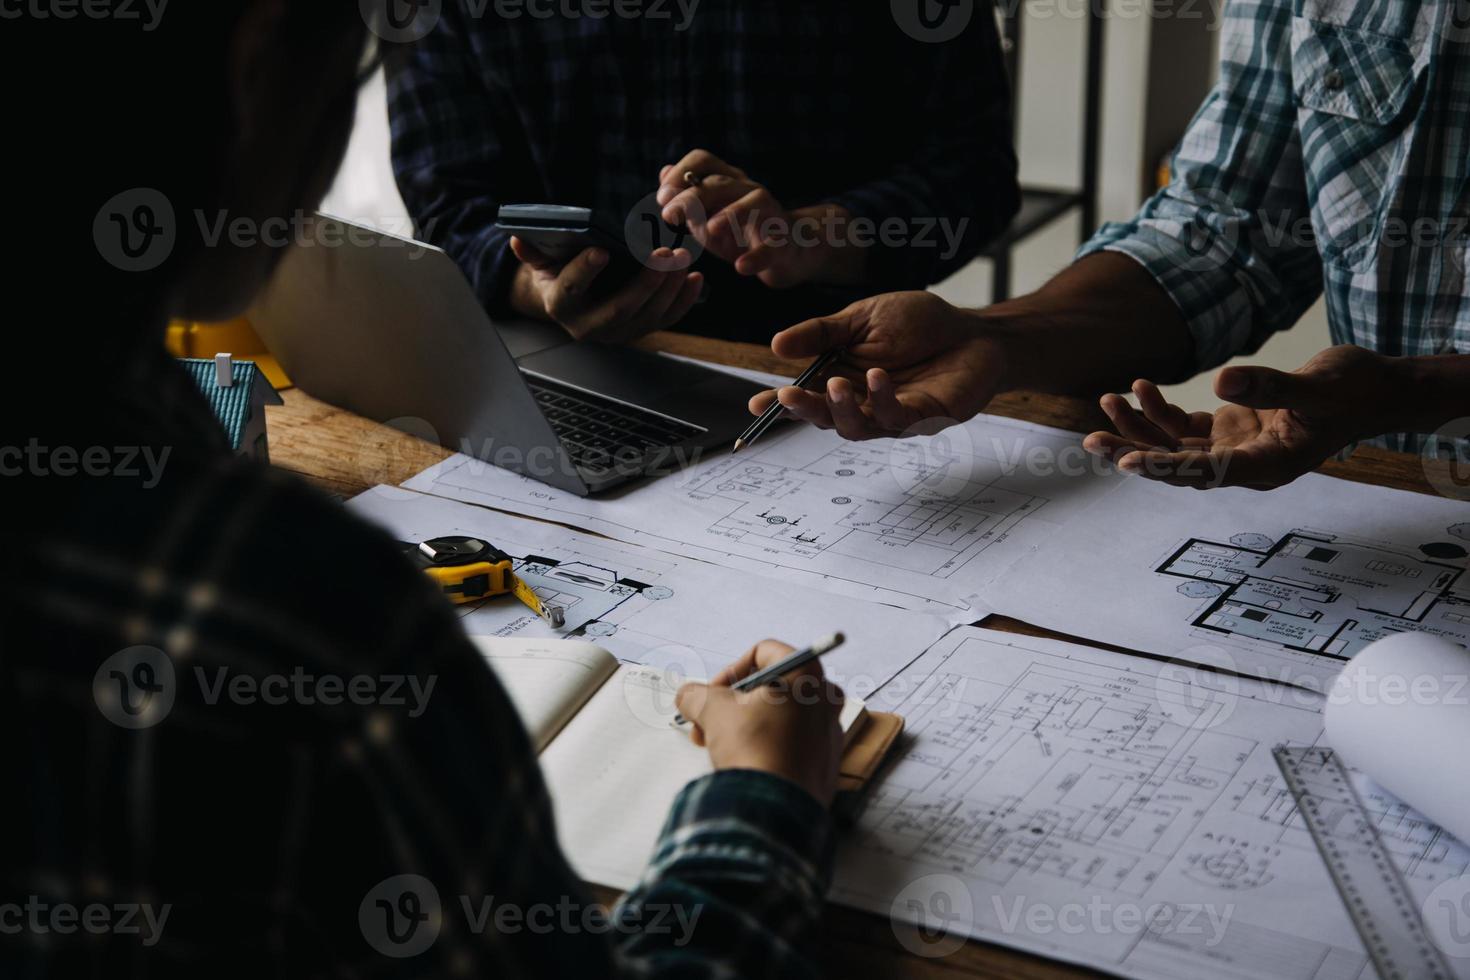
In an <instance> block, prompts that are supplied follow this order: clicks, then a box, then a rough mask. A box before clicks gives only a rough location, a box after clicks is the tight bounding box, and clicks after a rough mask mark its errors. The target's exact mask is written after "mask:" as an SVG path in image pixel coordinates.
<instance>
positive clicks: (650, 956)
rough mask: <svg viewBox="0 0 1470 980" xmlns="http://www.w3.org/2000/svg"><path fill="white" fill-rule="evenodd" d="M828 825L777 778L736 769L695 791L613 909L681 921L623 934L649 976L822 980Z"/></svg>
mask: <svg viewBox="0 0 1470 980" xmlns="http://www.w3.org/2000/svg"><path fill="white" fill-rule="evenodd" d="M832 846H833V845H832V835H831V818H830V817H829V816H828V814H827V812H826V810H825V809H824V808H823V807H822V806H821V805H820V804H818V803H817V801H816V800H815V799H813V798H812V797H811V795H810V794H809V793H807V792H805V791H804V790H801V789H800V788H798V787H797V786H796V785H795V784H793V783H790V782H787V781H786V780H784V779H781V778H779V777H776V776H772V775H769V774H767V773H764V772H756V771H753V770H740V769H730V770H724V771H721V772H717V773H714V774H712V775H710V776H706V777H704V778H703V779H700V780H696V781H695V782H693V783H691V784H689V786H688V787H686V788H685V789H684V791H683V792H682V793H680V794H679V798H678V799H677V800H676V801H675V803H674V807H673V809H672V811H671V812H670V814H669V819H668V823H667V824H666V825H665V827H664V831H663V834H662V836H661V839H660V841H659V844H658V847H657V849H656V850H655V852H654V854H653V859H652V862H651V864H650V866H649V869H648V872H647V873H646V874H645V875H644V877H643V880H642V881H641V882H640V883H639V884H638V886H637V887H636V888H634V889H633V890H632V891H631V892H629V893H628V895H627V896H626V897H625V898H624V899H623V901H622V902H621V903H619V905H618V906H617V908H615V909H614V910H613V918H614V921H615V922H617V923H619V924H621V923H623V922H624V921H625V920H626V919H627V918H628V917H629V916H630V915H633V914H636V913H637V912H638V911H639V910H641V909H647V908H651V907H655V906H659V907H668V908H672V909H673V910H674V911H675V913H676V917H678V918H679V919H680V921H681V922H682V923H683V925H682V927H681V928H676V929H672V930H667V931H653V930H648V929H640V930H629V931H627V932H625V933H624V936H625V938H624V939H623V941H622V944H621V945H622V953H623V956H624V957H627V958H634V959H641V960H643V961H644V966H643V968H642V972H643V973H644V974H645V975H648V974H653V975H663V974H666V975H674V974H677V975H680V976H690V975H696V976H697V975H703V974H711V975H714V974H724V975H732V976H753V975H757V974H762V975H768V976H787V977H791V976H816V975H817V974H818V971H817V970H816V969H815V968H814V965H813V964H812V962H811V961H810V960H809V959H808V957H807V955H806V947H807V941H808V939H809V938H810V936H811V933H812V931H813V930H814V928H815V926H816V924H817V921H818V919H819V918H820V916H821V910H822V902H823V898H824V894H825V891H826V888H827V884H828V881H829V878H830V875H831V869H832Z"/></svg>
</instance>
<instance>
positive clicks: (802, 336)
mask: <svg viewBox="0 0 1470 980" xmlns="http://www.w3.org/2000/svg"><path fill="white" fill-rule="evenodd" d="M865 302H867V301H866V300H864V301H862V302H860V303H855V304H853V305H852V306H849V307H848V308H847V309H845V310H843V311H842V312H841V313H834V314H833V315H832V316H823V317H818V318H817V319H815V320H807V321H806V322H804V323H798V324H797V325H796V326H794V327H787V328H786V329H785V330H782V331H781V332H780V333H778V334H776V336H774V337H772V338H771V351H772V352H773V353H775V355H776V356H777V357H784V358H786V359H788V360H799V359H800V358H804V357H816V356H817V355H818V354H825V353H826V352H827V351H829V350H832V349H833V348H836V347H846V346H847V345H848V344H850V343H852V340H853V338H854V337H855V336H857V333H858V324H859V322H860V321H861V320H863V319H865V317H863V316H862V310H863V303H865Z"/></svg>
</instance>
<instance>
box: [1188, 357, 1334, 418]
mask: <svg viewBox="0 0 1470 980" xmlns="http://www.w3.org/2000/svg"><path fill="white" fill-rule="evenodd" d="M1215 394H1216V395H1218V396H1219V397H1221V398H1223V399H1225V400H1226V401H1228V402H1234V403H1235V404H1237V405H1245V406H1247V407H1249V408H1291V409H1297V410H1299V411H1304V412H1309V413H1312V414H1320V413H1324V412H1325V413H1331V412H1334V411H1338V410H1341V407H1342V405H1341V402H1342V394H1341V393H1340V392H1334V391H1333V390H1332V388H1331V386H1330V385H1327V384H1325V383H1323V382H1322V381H1320V380H1319V379H1317V378H1315V377H1313V376H1312V375H1310V374H1299V373H1296V372H1288V371H1277V370H1275V369H1273V368H1264V367H1229V368H1225V369H1224V370H1222V371H1221V372H1220V373H1219V375H1217V376H1216V378H1215Z"/></svg>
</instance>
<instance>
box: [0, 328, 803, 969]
mask: <svg viewBox="0 0 1470 980" xmlns="http://www.w3.org/2000/svg"><path fill="white" fill-rule="evenodd" d="M78 380H80V379H78ZM109 385H110V386H111V390H109ZM86 390H87V392H88V397H87V398H86V399H77V400H76V402H77V403H78V404H82V403H84V409H83V410H84V411H85V413H86V414H87V418H86V419H84V420H82V421H79V422H78V421H75V420H73V421H71V422H67V421H65V420H64V418H63V413H64V412H65V408H64V406H57V411H56V412H54V413H51V414H49V415H48V414H46V413H44V412H42V411H41V410H40V409H39V408H38V407H37V406H36V405H34V404H31V405H29V406H26V407H25V408H21V409H20V411H23V412H26V414H25V415H24V416H22V415H19V414H14V413H11V412H7V413H6V416H5V417H6V422H5V429H6V432H7V434H8V436H7V438H4V439H0V446H6V447H9V446H22V447H24V446H26V445H28V444H31V440H32V439H34V440H35V443H34V444H35V445H38V446H41V447H63V446H65V447H74V448H76V449H77V450H78V451H85V450H86V449H87V448H96V449H98V450H105V451H106V452H108V453H112V454H113V456H112V459H113V461H114V463H115V464H116V465H115V467H114V469H115V472H114V473H113V474H110V475H99V476H94V477H90V478H84V477H79V476H71V477H68V476H64V475H61V473H62V470H63V468H64V466H65V465H69V466H70V467H72V468H75V466H76V460H75V459H74V458H72V457H70V456H66V457H63V456H62V455H61V454H55V455H50V454H45V455H41V456H38V457H36V458H37V459H40V460H41V461H42V462H41V463H39V464H38V463H35V462H34V461H33V462H29V463H25V464H24V465H26V466H27V467H28V468H29V469H30V471H31V475H29V476H15V475H12V472H8V473H7V475H6V477H5V483H6V490H7V515H8V519H7V526H6V529H5V531H4V534H5V540H4V542H3V543H4V549H3V558H0V561H3V562H4V568H5V570H4V590H3V593H0V737H3V744H4V745H6V746H7V748H8V751H9V753H10V754H9V756H8V758H9V760H10V761H9V763H8V764H7V766H6V798H7V799H8V800H9V802H8V803H7V804H6V806H4V807H3V808H0V811H3V813H4V816H3V817H0V821H3V825H4V827H5V829H7V830H8V831H10V832H9V833H7V834H6V835H5V841H6V845H5V848H4V856H3V858H0V975H3V976H6V977H17V978H18V977H33V976H35V977H39V976H54V977H86V976H96V977H171V976H180V977H185V976H187V977H201V976H242V977H264V976H287V975H289V976H301V977H358V978H363V977H409V976H430V975H432V976H471V977H515V976H547V977H571V976H579V977H591V976H611V975H615V974H616V975H653V976H669V975H678V976H711V975H720V976H757V975H787V976H802V975H808V974H810V973H811V972H812V968H811V963H810V962H809V961H808V960H807V959H806V958H805V957H804V955H803V953H802V952H801V950H800V948H799V945H798V944H799V942H800V941H801V939H802V938H803V936H804V935H805V934H806V933H807V932H808V931H809V930H810V928H811V927H812V926H813V924H814V922H815V921H816V919H817V918H818V916H819V914H820V910H821V903H822V897H823V891H824V888H825V884H826V882H827V880H828V874H829V870H830V841H829V819H828V817H827V815H826V813H825V812H824V811H823V810H822V808H821V807H820V806H819V805H818V804H817V803H816V801H815V800H813V799H812V798H811V797H810V796H808V795H807V794H806V793H804V792H803V791H801V790H799V789H797V788H796V787H795V786H793V785H792V784H790V783H787V782H785V781H783V780H780V779H778V778H776V777H774V776H769V775H767V774H764V773H758V772H750V771H727V772H720V773H716V774H714V775H712V776H709V777H706V778H703V779H700V780H698V781H696V782H694V783H691V784H690V785H689V786H688V787H687V788H686V789H685V790H684V791H683V793H682V794H681V795H680V797H679V798H678V801H677V803H676V804H675V806H674V808H673V811H672V812H671V813H670V815H669V818H668V823H667V826H666V827H665V829H664V833H663V836H662V838H661V841H660V843H659V845H658V850H657V853H656V854H655V855H654V857H653V861H652V863H651V864H650V866H649V868H648V871H647V873H646V874H645V875H644V877H643V879H642V881H641V882H640V884H639V885H638V887H637V888H635V889H634V890H633V891H632V892H630V893H629V894H628V895H627V896H626V897H625V898H624V900H623V901H622V902H621V903H620V904H619V905H618V906H617V907H616V908H614V909H613V910H612V911H611V920H609V919H608V918H607V917H606V913H605V912H604V911H603V910H601V909H598V908H596V907H594V906H593V905H592V903H591V899H590V897H589V895H588V893H587V891H586V890H585V888H584V887H583V885H582V884H581V882H579V881H578V880H577V879H576V878H575V877H574V876H573V874H572V872H571V870H570V869H569V867H568V865H567V863H566V860H565V859H564V858H563V856H562V854H561V852H560V851H559V849H558V847H557V843H556V833H555V828H554V827H553V825H552V816H551V810H550V808H549V804H548V799H547V795H546V789H545V787H544V785H543V783H542V779H541V776H540V774H539V771H538V769H537V765H536V759H535V756H534V755H533V754H532V749H531V745H530V742H529V740H528V736H527V734H526V733H525V731H524V730H523V729H522V727H521V725H520V723H519V721H518V719H517V717H516V714H515V712H514V710H513V708H512V707H511V705H510V703H509V702H508V700H507V697H506V694H505V692H504V690H503V689H502V688H501V686H500V684H499V683H498V682H497V681H496V679H495V677H494V675H493V674H492V673H491V671H490V669H489V668H488V667H487V666H486V664H485V661H484V660H483V659H482V658H481V657H480V655H479V654H478V653H477V652H476V650H475V648H474V647H473V646H472V645H471V644H470V643H469V642H468V641H467V640H466V638H465V636H464V635H463V633H462V632H461V629H460V626H459V624H458V621H457V619H456V618H455V616H454V615H453V613H452V611H451V609H450V607H449V605H448V604H447V603H446V602H445V601H444V599H443V597H442V596H439V595H438V594H436V592H435V591H434V590H433V589H432V588H431V587H430V586H429V584H428V583H427V581H426V580H425V579H424V578H423V576H422V575H421V574H420V573H418V572H416V571H415V570H414V569H412V568H411V567H410V565H409V563H407V562H406V561H404V560H403V558H402V556H401V555H400V554H399V552H398V548H397V546H396V545H395V544H394V543H393V542H392V541H390V540H389V539H387V538H386V537H385V536H384V535H383V534H382V533H381V532H378V531H376V530H374V529H372V528H370V527H368V526H367V525H365V524H362V523H360V522H359V521H357V520H356V519H355V518H353V517H351V516H350V515H349V514H347V513H346V512H345V511H344V510H343V509H342V508H341V507H340V506H339V505H337V504H335V503H333V502H331V501H329V500H327V499H326V498H324V497H322V496H320V495H319V494H317V493H316V492H314V491H312V490H310V489H308V488H306V487H305V486H303V485H301V484H300V483H298V482H297V481H296V480H295V479H293V478H288V477H286V476H284V475H282V474H280V473H279V472H276V471H271V470H268V469H264V468H257V467H256V466H254V465H246V464H243V463H238V462H235V461H233V460H232V459H231V458H230V457H229V456H228V454H227V451H226V450H225V448H224V446H223V440H222V436H221V434H220V433H219V432H218V430H217V429H216V428H215V427H214V425H213V422H212V420H211V419H210V418H209V417H208V409H207V406H205V405H204V403H203V401H202V399H201V398H200V396H199V393H198V391H197V390H195V389H194V388H193V387H192V382H190V381H189V380H188V379H187V378H185V377H184V376H183V373H182V372H181V371H179V370H178V368H177V366H176V365H174V364H172V363H170V362H166V361H165V359H164V358H162V356H161V354H160V355H158V357H157V360H156V361H155V362H152V363H150V364H148V365H146V366H145V367H139V368H136V369H122V368H119V369H117V370H115V371H114V372H113V373H112V377H111V379H110V380H109V381H105V382H98V383H97V384H95V385H94V384H92V383H91V382H90V381H89V382H88V384H87V386H86ZM129 393H136V394H131V395H130V394H129ZM7 406H8V407H9V408H16V407H17V406H15V405H14V404H10V403H7ZM26 409H28V411H26ZM21 417H25V418H32V419H38V418H39V419H42V421H39V422H36V423H34V424H32V423H26V424H25V425H24V428H25V429H26V430H28V431H27V434H26V435H25V436H22V437H19V439H18V440H17V437H16V436H15V435H14V433H15V430H16V429H18V428H22V426H21V425H20V424H18V423H17V420H18V419H19V418H21ZM139 447H146V448H147V449H148V451H149V452H150V453H152V454H153V455H152V457H150V458H153V459H157V458H159V457H158V454H159V453H161V452H163V450H164V449H165V448H167V449H168V451H169V454H168V456H167V457H165V462H166V465H165V466H164V467H163V470H162V478H161V479H158V480H154V479H153V478H152V477H151V476H150V475H149V473H148V472H147V471H146V470H145V471H144V472H143V473H140V474H138V475H134V476H129V475H128V474H127V473H126V472H124V470H125V468H126V467H127V466H134V467H137V468H138V469H140V470H144V469H145V468H144V467H142V466H140V465H139V463H138V461H139V460H140V459H142V458H144V457H143V456H142V455H141V454H135V455H131V456H130V457H128V459H126V460H125V459H124V458H123V455H122V454H123V452H124V451H130V452H136V450H137V449H138V448H139ZM68 459H69V460H70V461H71V462H70V463H69V464H65V460H68ZM0 462H3V463H4V465H6V466H7V467H10V468H11V469H12V471H13V467H14V466H15V465H16V457H15V454H13V453H4V454H0ZM42 468H44V469H46V471H47V472H48V474H49V475H45V476H41V475H36V474H37V473H38V472H39V470H40V469H42ZM139 645H143V646H146V647H153V648H156V650H159V651H165V652H166V655H167V663H168V664H171V668H169V667H166V666H164V665H163V664H160V663H157V662H155V666H156V667H158V670H157V671H155V672H154V673H153V675H152V676H151V678H150V677H144V676H142V675H139V674H137V673H136V671H135V669H134V664H135V661H124V662H121V663H120V662H119V661H117V660H115V659H111V658H114V657H115V655H117V654H119V652H120V651H125V650H130V649H131V648H135V647H137V646H139ZM129 655H131V654H129ZM157 657H160V658H161V657H163V654H161V653H160V654H157ZM114 669H120V674H121V676H122V677H123V678H125V679H127V680H128V681H130V682H132V683H133V684H134V686H133V687H132V688H131V689H130V690H131V692H132V693H131V694H129V693H127V691H123V690H121V689H119V690H120V692H121V693H122V694H123V695H124V696H126V697H128V698H129V701H128V703H130V704H132V705H134V706H135V707H138V706H146V705H148V704H150V702H148V701H146V700H143V699H140V698H138V697H137V694H138V692H139V691H140V690H141V689H142V687H139V686H137V685H138V684H139V683H140V682H142V686H143V687H148V688H152V689H154V691H155V696H157V697H158V698H160V699H162V700H160V701H157V702H151V703H153V704H155V705H156V706H159V710H160V711H162V710H163V709H164V708H167V714H166V716H163V717H162V718H161V720H157V723H156V724H153V725H152V726H151V727H143V728H137V729H132V728H128V727H124V726H122V725H119V724H117V723H115V720H114V719H118V718H121V719H122V720H124V721H127V720H128V719H127V716H125V715H119V714H118V713H117V712H118V709H119V705H120V704H121V703H122V702H121V701H118V700H117V699H115V698H113V699H109V697H108V694H109V692H112V691H113V690H114V682H115V681H117V680H118V677H117V675H114V674H113V673H112V671H113V670H114ZM170 669H171V670H172V681H171V682H170V681H169V679H168V677H167V674H168V673H169V670H170ZM221 672H223V673H221ZM94 676H95V677H96V678H97V683H98V684H99V687H98V688H97V689H96V691H95V693H94ZM297 676H301V677H304V678H307V679H316V680H318V681H326V680H327V679H331V678H335V679H338V680H341V681H344V682H345V684H346V685H348V686H346V687H345V689H346V690H351V687H350V684H351V683H355V681H354V680H353V679H355V678H369V679H370V682H372V683H374V684H375V686H374V688H373V689H372V691H371V692H370V693H371V697H370V698H368V699H367V700H366V701H362V703H357V702H358V701H361V700H362V699H361V698H357V699H350V700H347V701H345V702H344V701H343V696H344V695H343V691H344V688H336V689H335V691H336V693H335V696H334V695H333V693H332V691H333V688H329V687H328V686H326V684H325V683H322V684H321V685H320V686H318V685H317V684H315V683H313V684H310V685H309V686H305V687H296V686H293V687H292V688H290V690H291V691H292V692H296V691H299V690H305V691H307V692H308V695H307V696H300V695H296V694H294V693H293V695H292V696H290V697H287V698H285V700H284V703H267V701H266V700H265V699H266V698H267V696H268V695H270V694H271V693H272V692H274V693H276V694H279V693H280V690H281V689H280V688H279V687H272V686H271V682H270V679H271V678H282V677H284V678H287V679H291V678H294V677H297ZM395 678H399V679H402V678H407V679H409V680H411V681H417V682H418V683H419V684H420V689H421V690H428V689H427V688H426V686H425V685H427V683H429V682H430V681H432V682H433V683H434V686H433V688H432V689H431V690H430V692H429V695H428V697H427V698H426V699H420V698H413V697H408V696H406V692H407V691H409V690H411V688H410V687H407V686H399V687H395V688H393V690H391V691H390V689H389V685H390V684H392V683H393V682H394V679H395ZM292 683H293V685H294V681H293V682H292ZM256 684H259V685H260V686H259V687H258V694H259V696H258V697H254V698H253V699H252V697H251V696H250V695H249V692H251V691H256V690H257V688H256V687H255V686H254V685H256ZM237 685H244V686H243V687H237ZM241 691H243V692H245V693H243V694H242V693H239V692H241ZM159 692H163V693H159ZM169 692H171V694H172V699H173V703H172V706H171V708H168V707H167V704H166V702H167V700H168V697H169V696H170V695H169ZM363 693H364V694H368V693H369V692H368V691H367V690H366V689H365V688H364V689H363ZM395 700H403V701H404V702H405V703H404V704H403V705H398V704H395V703H394V702H395ZM139 717H142V718H144V719H145V720H154V719H153V718H151V717H150V716H147V715H146V713H145V715H142V716H139ZM609 819H616V816H615V815H610V817H609ZM401 875H414V876H418V877H416V878H412V879H401V878H399V876H401ZM424 882H428V883H429V884H431V885H432V886H433V887H432V889H430V888H429V887H428V886H427V885H425V884H424ZM409 892H411V893H412V897H411V898H406V897H405V895H407V894H408V893H409ZM431 894H437V898H438V909H439V914H438V915H431V914H430V913H431V912H432V909H433V902H432V899H431ZM487 901H488V902H489V903H490V904H488V905H485V904H482V903H485V902H487ZM129 903H144V904H145V905H147V906H148V907H149V908H150V909H151V910H152V914H153V917H154V920H155V921H158V920H160V919H161V921H162V929H161V931H160V934H159V935H158V936H157V937H155V938H156V942H154V943H152V944H151V945H150V944H149V943H147V942H145V940H146V939H148V938H149V936H148V935H147V934H146V932H147V931H146V929H145V934H144V935H142V936H140V935H138V934H135V933H132V932H128V931H125V930H124V928H123V927H124V926H128V927H134V926H139V925H140V924H142V923H145V922H146V921H147V918H146V916H142V915H138V914H136V912H135V913H134V914H131V915H129V916H127V918H126V921H124V913H122V912H120V911H116V910H118V909H119V908H121V907H123V906H126V905H128V904H129ZM63 905H68V906H70V907H73V908H76V909H87V908H102V907H105V908H106V909H108V910H113V911H111V912H110V913H109V914H110V915H111V916H112V918H111V919H110V920H108V921H109V922H110V923H111V925H110V926H109V927H108V929H107V930H104V934H96V935H94V934H91V933H90V932H89V931H88V930H83V929H79V928H77V919H76V918H72V919H71V920H70V922H71V928H72V932H70V933H66V932H63V931H62V928H60V927H58V924H60V926H62V927H64V926H65V925H66V920H64V919H59V918H56V917H55V916H54V915H53V914H52V912H53V911H54V910H55V909H58V908H61V907H63ZM505 907H512V908H513V909H514V910H518V912H519V915H520V916H521V917H520V918H512V917H510V916H509V915H507V917H506V918H504V919H501V918H498V916H500V914H501V910H502V909H503V908H505ZM30 908H34V909H36V910H37V912H36V913H35V915H34V917H33V916H32V914H31V913H30V912H29V911H28V909H30ZM485 910H489V915H488V918H482V917H481V915H482V912H484V911H485ZM538 910H539V911H538ZM671 912H682V913H683V914H684V916H685V919H684V921H685V922H688V921H689V920H690V919H691V917H693V916H695V915H696V914H697V918H694V919H693V922H692V928H691V929H688V930H686V929H685V928H684V927H683V926H682V925H680V920H679V919H677V917H676V916H675V915H673V914H670V913H671ZM96 914H97V915H99V916H100V915H101V914H102V913H100V912H99V913H96ZM390 915H391V919H390ZM98 921H99V922H100V921H101V920H100V918H99V920H98ZM548 922H552V923H555V925H553V926H552V927H551V928H549V929H548V928H547V927H546V924H547V923H548ZM497 923H500V924H499V925H497ZM507 923H508V924H507ZM568 923H569V925H568ZM538 924H539V926H540V928H537V926H538ZM17 925H19V926H20V928H19V929H16V928H15V927H16V926H17ZM113 926H116V927H117V928H115V929H114V928H112V927H113ZM390 928H391V929H392V930H393V932H392V935H388V933H387V932H385V930H386V929H390ZM385 937H386V939H385ZM405 937H407V938H405ZM426 940H432V942H428V943H427V944H426V945H427V948H425V949H423V950H422V951H421V952H419V953H418V955H416V956H413V957H410V958H400V957H399V956H398V955H397V954H399V953H401V952H403V951H408V950H410V949H411V948H412V947H411V946H408V945H403V946H400V945H399V943H405V944H412V943H420V944H424V943H425V942H426ZM385 942H387V943H389V945H385Z"/></svg>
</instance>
